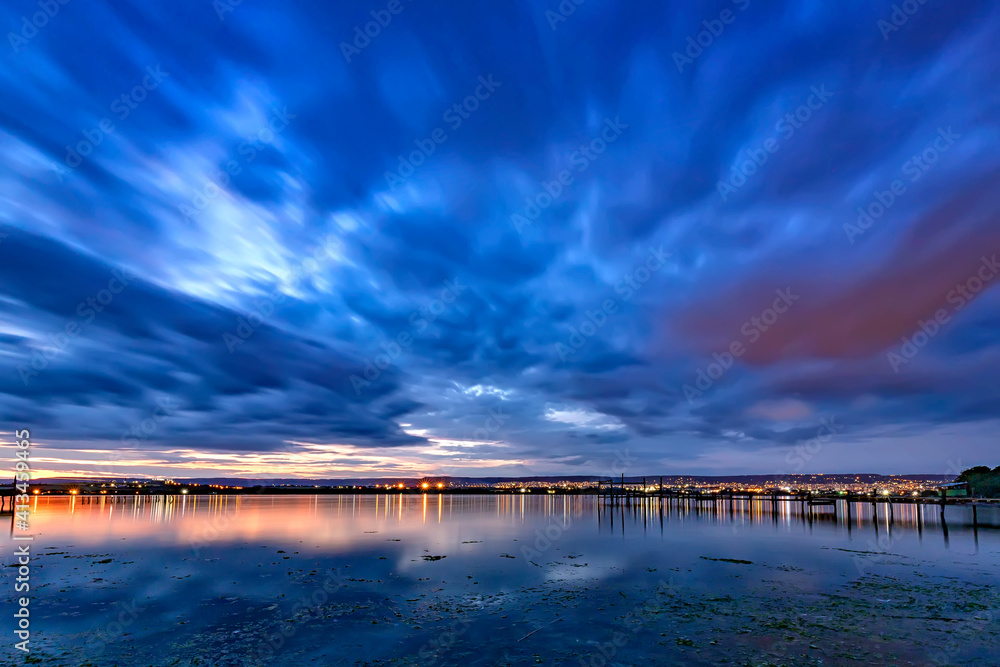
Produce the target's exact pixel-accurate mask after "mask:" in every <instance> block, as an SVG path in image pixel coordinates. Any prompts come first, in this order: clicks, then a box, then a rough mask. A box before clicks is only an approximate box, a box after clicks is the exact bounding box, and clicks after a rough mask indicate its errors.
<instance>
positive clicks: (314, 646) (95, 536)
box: [2, 494, 1000, 667]
mask: <svg viewBox="0 0 1000 667" xmlns="http://www.w3.org/2000/svg"><path fill="white" fill-rule="evenodd" d="M765 510H767V511H765ZM769 510H770V506H769V505H768V506H766V507H765V506H760V505H757V504H752V505H751V504H748V503H746V502H744V503H738V504H737V505H736V506H735V507H731V508H730V507H728V506H722V504H721V503H720V506H717V507H707V508H706V507H700V508H698V507H693V506H678V505H667V506H662V505H660V503H659V501H658V499H651V500H649V501H646V502H641V503H638V504H636V505H634V506H632V507H628V508H624V507H608V506H607V505H606V504H605V503H603V502H602V501H601V500H599V499H598V498H596V497H593V496H572V495H567V496H547V495H537V494H516V495H508V496H461V495H438V494H428V495H422V496H415V495H384V496H374V495H357V496H354V495H342V496H292V497H289V496H280V497H278V496H202V497H195V496H192V497H180V496H174V497H135V498H111V497H74V498H66V497H62V498H60V497H48V498H47V497H43V498H38V499H36V500H35V501H34V506H33V515H32V528H33V531H32V532H33V533H34V535H35V539H34V542H33V543H32V562H31V567H32V578H31V581H32V587H31V591H30V595H31V610H32V616H31V619H32V626H31V627H32V651H31V654H30V656H29V657H28V658H27V660H25V659H24V658H23V657H22V656H14V657H11V653H10V652H7V653H6V657H5V658H4V662H3V663H2V664H11V665H15V664H42V665H71V666H73V667H76V666H80V665H83V666H93V667H113V666H116V665H117V666H122V667H124V666H126V665H128V666H132V665H150V666H156V667H161V666H168V665H170V666H183V667H189V666H195V665H198V666H221V667H226V666H242V665H524V664H551V665H595V666H599V665H636V664H653V665H672V664H677V665H680V664H684V665H757V666H763V665H848V664H851V665H853V664H859V663H868V664H880V665H882V664H884V665H996V664H1000V658H997V652H996V647H997V646H1000V577H998V576H997V573H998V569H997V565H998V563H1000V531H998V530H997V528H996V526H997V525H998V524H1000V511H998V510H997V509H992V508H991V509H987V510H983V509H980V511H979V516H978V521H977V524H976V526H975V527H973V525H972V521H971V513H969V515H968V516H967V512H968V510H966V509H964V508H960V507H949V508H947V511H946V515H947V516H946V519H947V520H946V521H942V518H941V517H940V515H939V509H938V508H936V507H925V508H923V509H922V510H921V509H920V508H919V507H918V506H916V505H899V506H896V507H895V508H894V513H893V518H892V519H891V520H890V519H889V518H888V517H886V516H883V512H884V509H883V511H880V512H879V513H878V515H877V516H875V515H873V514H872V509H871V508H870V507H864V506H860V505H859V506H858V507H857V509H856V510H855V512H854V513H853V514H852V516H851V519H850V523H848V521H847V519H846V517H845V516H844V513H841V514H840V515H838V516H836V517H835V516H834V515H833V514H832V513H829V514H826V513H819V514H816V515H814V516H812V517H811V518H810V517H806V516H803V515H802V514H801V513H800V508H799V506H798V504H796V503H782V504H781V506H780V507H779V511H778V512H777V513H776V514H772V513H771V512H770V511H769ZM10 552H11V549H10V548H8V549H6V550H5V553H10ZM5 564H7V565H8V566H9V564H10V558H9V557H8V558H7V562H6V563H5ZM8 579H11V577H9V576H8Z"/></svg>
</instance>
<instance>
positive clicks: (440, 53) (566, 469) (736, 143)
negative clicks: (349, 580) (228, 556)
mask: <svg viewBox="0 0 1000 667" xmlns="http://www.w3.org/2000/svg"><path fill="white" fill-rule="evenodd" d="M334 4H336V5H337V6H336V7H334V6H333V5H334ZM113 5H114V6H113V7H112V6H111V5H110V4H105V3H88V2H83V1H82V0H68V1H67V2H65V3H62V1H61V0H60V2H52V3H51V4H50V5H47V4H46V2H44V0H43V1H42V2H37V1H29V0H13V1H11V2H6V3H4V4H3V7H2V8H0V28H2V29H3V31H4V32H5V33H6V37H5V39H4V44H0V49H2V50H4V52H3V55H2V61H0V99H2V100H3V103H2V105H0V440H3V441H4V442H5V443H8V444H9V443H10V442H11V441H12V439H13V435H12V434H13V432H14V431H16V430H21V429H29V431H30V439H31V443H32V445H31V447H32V449H31V452H32V453H31V456H32V463H31V465H32V469H33V474H34V475H35V476H38V477H42V476H107V475H116V476H129V477H149V476H165V477H175V478H182V477H236V476H250V477H312V478H336V477H347V476H368V477H379V476H410V477H412V476H420V475H473V476H474V475H481V476H487V475H488V476H498V475H539V474H555V475H563V474H565V475H612V474H614V475H617V474H620V473H625V474H628V475H643V474H651V475H659V474H664V475H669V474H687V473H691V474H743V473H813V472H875V473H936V474H948V473H957V472H959V471H961V470H962V469H964V468H966V467H970V466H972V465H977V464H986V465H990V466H994V465H997V464H998V463H1000V461H998V460H996V451H997V445H996V443H997V439H996V433H997V428H998V426H1000V424H998V422H1000V382H998V381H997V378H998V377H1000V311H998V306H1000V296H998V295H1000V290H997V289H995V286H996V284H997V283H1000V275H998V272H1000V266H998V265H997V263H996V262H997V260H996V258H997V254H1000V218H998V213H1000V188H997V183H998V177H1000V151H998V143H997V139H998V135H1000V68H998V67H997V63H998V62H1000V4H998V3H996V2H986V1H981V0H965V1H964V2H960V3H946V2H941V1H940V0H926V1H924V2H918V0H908V2H904V3H896V4H893V3H891V2H888V1H887V0H875V1H874V2H872V1H854V0H848V1H845V2H838V3H828V2H818V1H812V0H803V1H801V2H794V3H785V2H781V3H779V2H764V1H763V0H735V1H732V2H730V1H728V0H716V1H713V2H691V1H685V2H679V1H674V2H663V1H657V2H651V1H646V0H642V1H639V2H628V3H621V2H610V1H609V0H585V1H581V2H579V4H577V3H576V2H574V1H573V0H563V2H561V3H559V2H557V1H556V0H548V1H542V0H531V1H529V0H513V1H512V2H506V3H499V4H496V3H494V5H491V6H489V7H483V6H480V4H479V3H467V2H454V1H449V2H444V3H431V2H423V1H422V0H392V1H388V2H383V1H382V0H376V1H375V2H366V3H321V2H287V1H286V2H277V1H273V0H242V1H241V2H237V0H215V1H214V2H213V1H210V0H197V1H194V0H185V1H183V2H170V3H167V2H142V3H127V2H116V3H113ZM46 12H47V13H46ZM5 450H6V451H8V453H9V455H10V456H9V458H10V459H11V460H12V461H13V458H14V455H13V450H12V449H10V448H9V447H5ZM11 468H12V469H13V463H11Z"/></svg>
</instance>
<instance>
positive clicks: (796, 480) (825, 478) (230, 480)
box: [32, 473, 955, 486]
mask: <svg viewBox="0 0 1000 667" xmlns="http://www.w3.org/2000/svg"><path fill="white" fill-rule="evenodd" d="M126 479H127V480H130V481H132V480H138V481H147V480H145V479H142V478H136V477H117V478H112V477H106V478H105V477H101V478H89V479H68V478H50V479H35V480H32V484H72V483H91V484H93V483H94V482H98V483H100V482H102V481H107V482H113V481H123V480H126ZM173 479H174V480H175V481H184V482H187V483H193V484H221V485H224V486H255V485H260V486H372V485H375V484H379V485H384V484H405V485H406V486H415V485H417V484H421V483H423V482H428V483H432V484H437V483H438V482H444V483H445V484H449V485H456V486H465V485H476V484H490V485H492V484H503V483H508V484H518V483H531V482H534V483H543V484H557V483H560V482H570V483H574V482H575V483H580V482H596V481H598V480H604V481H607V480H608V479H609V477H608V476H607V475H540V476H535V477H448V476H436V477H420V478H415V477H348V478H337V479H301V478H296V477H280V478H271V479H262V478H237V477H197V478H183V477H175V478H173ZM621 479H622V478H621V476H620V475H619V476H616V477H614V480H615V481H616V482H620V481H621ZM643 479H645V480H646V481H647V482H650V483H653V482H659V480H660V476H659V475H646V476H645V477H643V476H642V475H638V476H626V477H625V481H626V482H628V483H639V482H642V480H643ZM953 479H955V475H941V474H930V473H928V474H907V475H879V474H874V473H851V474H846V473H835V474H816V475H776V474H770V475H725V476H719V475H663V483H664V485H668V486H679V485H684V484H703V485H704V484H719V485H726V484H766V483H773V482H776V481H782V482H785V483H787V484H792V485H794V484H801V483H807V482H808V483H811V484H817V483H828V484H848V483H855V484H856V483H862V484H878V483H879V482H889V481H892V480H919V481H939V482H949V481H951V480H953Z"/></svg>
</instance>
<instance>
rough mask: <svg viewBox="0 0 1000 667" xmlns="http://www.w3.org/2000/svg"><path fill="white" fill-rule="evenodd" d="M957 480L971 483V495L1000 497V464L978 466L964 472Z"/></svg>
mask: <svg viewBox="0 0 1000 667" xmlns="http://www.w3.org/2000/svg"><path fill="white" fill-rule="evenodd" d="M955 481H956V482H968V483H969V495H971V496H981V497H983V498H1000V466H997V467H996V468H993V469H992V470H991V469H990V467H989V466H976V467H975V468H969V469H968V470H966V471H964V472H962V474H961V475H959V476H958V477H956V478H955Z"/></svg>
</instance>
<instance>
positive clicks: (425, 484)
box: [421, 482, 430, 489]
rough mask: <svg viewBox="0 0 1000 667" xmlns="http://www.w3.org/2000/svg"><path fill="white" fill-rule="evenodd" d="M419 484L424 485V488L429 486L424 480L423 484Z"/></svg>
mask: <svg viewBox="0 0 1000 667" xmlns="http://www.w3.org/2000/svg"><path fill="white" fill-rule="evenodd" d="M421 486H422V487H424V488H425V489H426V488H427V487H429V486H430V484H428V483H427V482H424V483H423V484H421Z"/></svg>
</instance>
